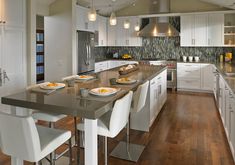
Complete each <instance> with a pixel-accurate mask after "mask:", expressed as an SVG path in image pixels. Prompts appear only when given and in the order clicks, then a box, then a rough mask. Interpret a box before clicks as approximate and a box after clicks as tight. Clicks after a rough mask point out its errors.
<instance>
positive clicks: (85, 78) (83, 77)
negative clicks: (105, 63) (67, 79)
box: [76, 75, 94, 80]
mask: <svg viewBox="0 0 235 165" xmlns="http://www.w3.org/2000/svg"><path fill="white" fill-rule="evenodd" d="M93 78H94V76H90V75H80V76H77V77H76V79H77V80H90V79H93Z"/></svg>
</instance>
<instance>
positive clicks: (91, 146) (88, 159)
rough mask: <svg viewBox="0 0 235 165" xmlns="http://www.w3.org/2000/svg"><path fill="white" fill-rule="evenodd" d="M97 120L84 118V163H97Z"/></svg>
mask: <svg viewBox="0 0 235 165" xmlns="http://www.w3.org/2000/svg"><path fill="white" fill-rule="evenodd" d="M97 149H98V146H97V120H90V119H85V165H98V151H97Z"/></svg>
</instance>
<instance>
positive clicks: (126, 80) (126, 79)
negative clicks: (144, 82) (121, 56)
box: [116, 78, 137, 84]
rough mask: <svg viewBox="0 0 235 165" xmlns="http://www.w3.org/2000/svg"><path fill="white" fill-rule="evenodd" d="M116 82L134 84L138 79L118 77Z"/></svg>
mask: <svg viewBox="0 0 235 165" xmlns="http://www.w3.org/2000/svg"><path fill="white" fill-rule="evenodd" d="M116 82H117V83H118V84H134V83H136V82H137V80H135V79H131V78H120V79H117V80H116Z"/></svg>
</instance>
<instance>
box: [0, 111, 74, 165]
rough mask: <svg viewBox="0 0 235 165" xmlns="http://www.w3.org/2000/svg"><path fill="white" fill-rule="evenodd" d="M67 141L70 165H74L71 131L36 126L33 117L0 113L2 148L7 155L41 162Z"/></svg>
mask: <svg viewBox="0 0 235 165" xmlns="http://www.w3.org/2000/svg"><path fill="white" fill-rule="evenodd" d="M66 141H69V154H70V159H69V164H70V165H72V147H71V132H70V131H64V130H58V129H53V128H48V127H42V126H36V124H35V122H34V120H33V118H32V116H23V117H22V116H15V115H9V114H4V113H0V144H1V145H0V147H1V149H2V152H3V153H4V154H6V155H9V156H11V157H15V158H18V159H21V160H26V161H29V162H40V161H41V160H42V159H43V158H45V157H46V156H47V155H49V154H50V156H51V153H52V152H53V151H54V150H55V149H57V148H58V147H59V146H61V145H62V144H64V143H65V142H66ZM50 163H51V164H52V165H54V164H55V160H54V159H51V162H50Z"/></svg>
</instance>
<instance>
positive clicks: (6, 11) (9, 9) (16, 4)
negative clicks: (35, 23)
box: [1, 0, 26, 27]
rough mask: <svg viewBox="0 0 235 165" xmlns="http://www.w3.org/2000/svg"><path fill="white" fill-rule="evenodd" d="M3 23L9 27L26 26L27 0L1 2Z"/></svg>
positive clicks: (3, 0)
mask: <svg viewBox="0 0 235 165" xmlns="http://www.w3.org/2000/svg"><path fill="white" fill-rule="evenodd" d="M1 3H2V5H1V10H2V21H5V22H6V25H8V26H20V27H24V26H25V12H24V11H25V10H26V8H25V5H26V4H25V0H1Z"/></svg>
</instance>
